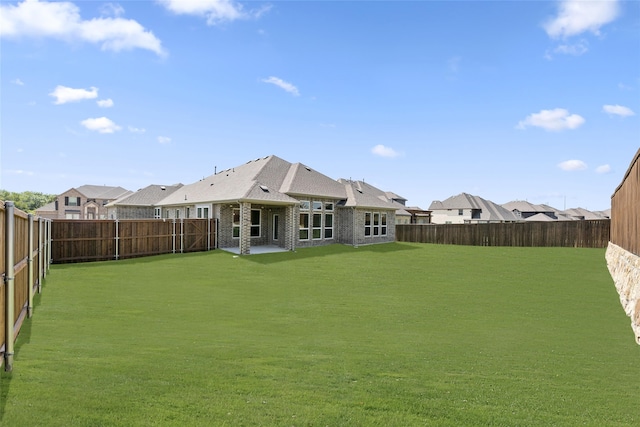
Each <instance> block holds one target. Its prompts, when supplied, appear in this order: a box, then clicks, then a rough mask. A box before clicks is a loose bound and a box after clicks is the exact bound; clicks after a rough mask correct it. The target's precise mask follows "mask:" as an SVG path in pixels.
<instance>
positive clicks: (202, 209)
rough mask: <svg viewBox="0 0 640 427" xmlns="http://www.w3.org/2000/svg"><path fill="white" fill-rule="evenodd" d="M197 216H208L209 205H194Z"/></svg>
mask: <svg viewBox="0 0 640 427" xmlns="http://www.w3.org/2000/svg"><path fill="white" fill-rule="evenodd" d="M196 217H197V218H205V219H207V218H209V206H196Z"/></svg>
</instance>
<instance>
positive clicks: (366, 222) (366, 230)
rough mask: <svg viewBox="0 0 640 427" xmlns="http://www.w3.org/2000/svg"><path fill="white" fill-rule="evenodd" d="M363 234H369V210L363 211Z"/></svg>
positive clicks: (366, 235)
mask: <svg viewBox="0 0 640 427" xmlns="http://www.w3.org/2000/svg"><path fill="white" fill-rule="evenodd" d="M364 235H365V237H368V236H371V212H365V213H364Z"/></svg>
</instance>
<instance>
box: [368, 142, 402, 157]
mask: <svg viewBox="0 0 640 427" xmlns="http://www.w3.org/2000/svg"><path fill="white" fill-rule="evenodd" d="M371 152H372V153H373V154H375V155H376V156H380V157H398V156H399V155H400V153H398V152H397V151H396V150H394V149H393V148H391V147H386V146H384V145H382V144H378V145H376V146H375V147H373V148H372V149H371Z"/></svg>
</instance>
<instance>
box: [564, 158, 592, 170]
mask: <svg viewBox="0 0 640 427" xmlns="http://www.w3.org/2000/svg"><path fill="white" fill-rule="evenodd" d="M558 167H559V168H560V169H562V170H563V171H567V172H574V171H582V170H585V169H587V164H586V163H585V162H583V161H582V160H566V161H564V162H561V163H558Z"/></svg>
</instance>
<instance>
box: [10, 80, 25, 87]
mask: <svg viewBox="0 0 640 427" xmlns="http://www.w3.org/2000/svg"><path fill="white" fill-rule="evenodd" d="M11 83H13V84H14V85H18V86H24V82H23V81H22V80H20V79H14V80H11Z"/></svg>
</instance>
